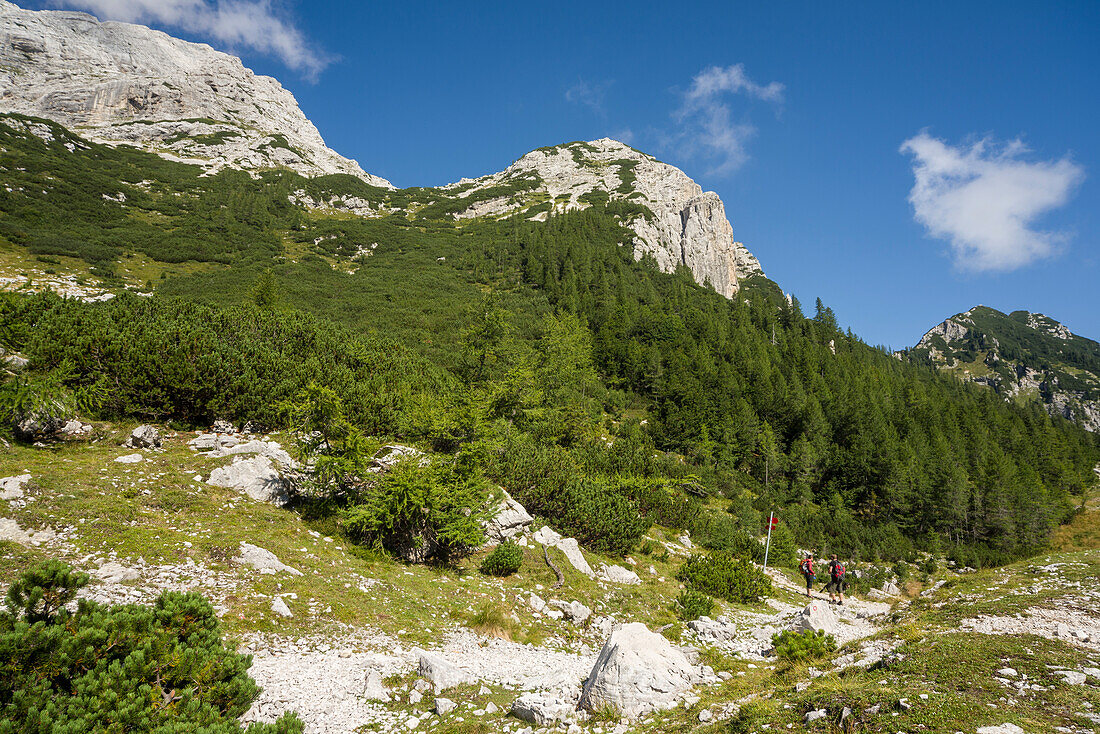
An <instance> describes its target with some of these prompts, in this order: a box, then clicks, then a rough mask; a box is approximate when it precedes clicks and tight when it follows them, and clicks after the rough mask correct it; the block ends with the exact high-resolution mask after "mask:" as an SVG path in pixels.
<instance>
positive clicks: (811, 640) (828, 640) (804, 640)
mask: <svg viewBox="0 0 1100 734" xmlns="http://www.w3.org/2000/svg"><path fill="white" fill-rule="evenodd" d="M772 644H773V645H775V654H776V656H777V657H778V658H779V659H780V660H786V661H789V662H792V663H794V662H798V661H800V660H816V659H817V658H823V657H825V656H826V655H828V654H829V653H831V652H833V651H834V650H836V640H835V639H833V636H832V635H827V634H825V631H824V630H806V631H804V632H791V631H790V630H787V631H786V632H780V633H779V634H777V635H772Z"/></svg>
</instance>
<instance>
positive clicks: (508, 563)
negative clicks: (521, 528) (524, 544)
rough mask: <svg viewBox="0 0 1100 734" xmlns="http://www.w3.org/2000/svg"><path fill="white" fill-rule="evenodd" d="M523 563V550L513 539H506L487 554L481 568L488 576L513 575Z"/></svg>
mask: <svg viewBox="0 0 1100 734" xmlns="http://www.w3.org/2000/svg"><path fill="white" fill-rule="evenodd" d="M522 565H523V551H522V550H520V547H519V546H518V545H516V544H515V543H513V542H512V541H510V540H506V541H504V542H503V543H501V544H500V545H498V546H497V547H496V548H494V549H493V552H492V553H490V554H489V555H487V556H485V560H483V561H482V562H481V566H480V567H479V568H480V570H481V572H482V573H483V574H485V575H486V576H511V575H512V574H514V573H515V572H516V571H518V570H519V568H520V566H522Z"/></svg>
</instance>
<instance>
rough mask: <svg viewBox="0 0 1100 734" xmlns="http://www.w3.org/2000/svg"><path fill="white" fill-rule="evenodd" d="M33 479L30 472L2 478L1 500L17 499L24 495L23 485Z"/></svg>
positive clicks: (0, 484)
mask: <svg viewBox="0 0 1100 734" xmlns="http://www.w3.org/2000/svg"><path fill="white" fill-rule="evenodd" d="M30 480H31V475H30V474H20V475H19V476H17V477H4V478H3V479H0V500H16V499H19V498H21V497H22V496H23V485H24V484H26V483H27V482H29V481H30Z"/></svg>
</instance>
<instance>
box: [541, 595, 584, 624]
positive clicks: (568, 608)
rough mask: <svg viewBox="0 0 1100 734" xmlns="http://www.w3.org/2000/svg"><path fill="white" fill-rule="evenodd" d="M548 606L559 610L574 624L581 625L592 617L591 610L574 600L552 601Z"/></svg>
mask: <svg viewBox="0 0 1100 734" xmlns="http://www.w3.org/2000/svg"><path fill="white" fill-rule="evenodd" d="M550 606H552V607H556V608H557V609H560V610H561V612H562V614H564V615H565V618H566V619H568V620H570V621H572V622H574V623H576V624H583V623H584V621H585V620H586V619H588V618H589V617H591V616H592V610H591V609H589V608H588V607H586V606H585V605H584V604H581V603H580V602H579V601H576V600H573V601H559V600H558V599H554V600H553V601H551V602H550Z"/></svg>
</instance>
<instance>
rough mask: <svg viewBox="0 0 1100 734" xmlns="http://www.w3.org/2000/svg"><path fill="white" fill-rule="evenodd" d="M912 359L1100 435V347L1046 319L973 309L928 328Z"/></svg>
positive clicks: (1022, 312) (1021, 313)
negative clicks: (1040, 406) (1041, 407)
mask: <svg viewBox="0 0 1100 734" xmlns="http://www.w3.org/2000/svg"><path fill="white" fill-rule="evenodd" d="M908 355H909V356H910V357H911V358H916V359H918V360H928V361H930V362H931V363H932V364H933V365H934V366H935V367H937V368H939V369H942V370H947V371H950V372H952V373H954V374H956V375H958V376H959V377H961V378H963V379H965V380H969V381H971V382H977V383H979V384H983V385H988V386H990V387H992V388H993V389H995V390H996V391H997V392H998V393H999V394H1001V395H1003V396H1004V397H1005V398H1006V399H1010V400H1015V401H1018V402H1019V401H1023V402H1027V401H1038V402H1040V403H1042V404H1043V405H1044V407H1046V409H1047V411H1048V412H1050V413H1051V414H1053V415H1060V416H1063V417H1065V418H1067V419H1068V420H1072V421H1076V422H1079V423H1080V424H1081V425H1082V426H1084V427H1085V428H1086V429H1088V430H1090V431H1100V344H1098V343H1097V342H1095V341H1093V340H1091V339H1086V338H1085V337H1082V336H1078V335H1076V334H1074V333H1073V332H1071V331H1070V330H1069V329H1068V328H1067V327H1066V326H1065V324H1062V323H1061V322H1059V321H1057V320H1055V319H1053V318H1051V317H1049V316H1046V315H1044V314H1041V313H1032V312H1030V311H1013V312H1012V313H1010V314H1005V313H1002V312H1001V311H998V310H997V309H995V308H990V307H988V306H975V307H974V308H972V309H970V310H969V311H964V312H963V313H959V314H955V315H954V316H952V317H951V318H949V319H946V320H944V321H943V322H942V323H940V324H937V325H936V326H934V327H933V328H931V329H929V331H928V332H927V333H926V334H925V335H924V336H923V337H921V340H920V341H919V342H918V343H917V345H916V346H914V347H913V348H912V349H910V350H908Z"/></svg>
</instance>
